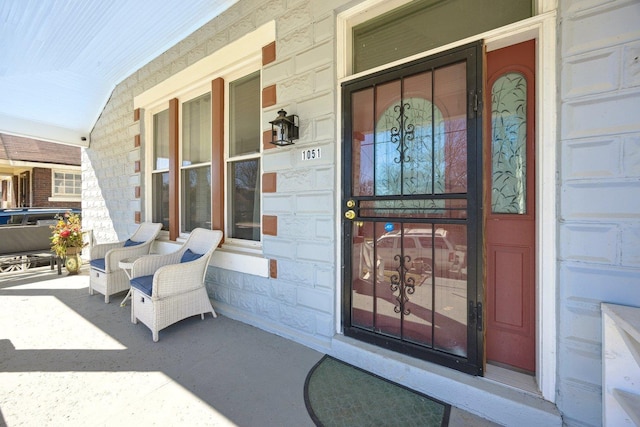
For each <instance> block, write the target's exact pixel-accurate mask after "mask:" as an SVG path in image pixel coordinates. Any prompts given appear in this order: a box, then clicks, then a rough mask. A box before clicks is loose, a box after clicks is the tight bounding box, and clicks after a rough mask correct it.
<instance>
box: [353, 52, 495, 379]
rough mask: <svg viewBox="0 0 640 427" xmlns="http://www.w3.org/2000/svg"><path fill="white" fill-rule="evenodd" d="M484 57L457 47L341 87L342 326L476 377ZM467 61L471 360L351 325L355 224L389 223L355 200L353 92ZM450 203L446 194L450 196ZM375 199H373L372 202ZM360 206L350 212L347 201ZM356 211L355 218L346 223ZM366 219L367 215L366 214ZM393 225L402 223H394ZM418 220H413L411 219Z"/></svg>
mask: <svg viewBox="0 0 640 427" xmlns="http://www.w3.org/2000/svg"><path fill="white" fill-rule="evenodd" d="M482 57H483V44H482V42H481V41H479V42H476V43H472V44H469V45H465V46H461V47H458V48H454V49H452V50H449V51H446V52H442V53H438V54H436V55H433V56H430V57H427V58H424V59H420V60H417V61H413V62H410V63H407V64H403V65H400V66H397V67H394V68H391V69H388V70H384V71H380V72H377V73H374V74H372V75H368V76H365V77H362V78H359V79H356V80H353V81H349V82H345V83H343V84H342V117H343V135H342V138H343V140H342V150H343V152H342V156H343V157H342V158H343V167H342V209H341V214H342V215H341V218H342V221H343V223H342V233H343V236H342V237H343V259H344V265H343V286H342V292H343V294H342V307H343V313H342V327H343V332H344V334H345V335H346V336H350V337H353V338H356V339H359V340H362V341H365V342H368V343H371V344H374V345H377V346H380V347H385V348H388V349H390V350H393V351H397V352H400V353H403V354H407V355H410V356H412V357H417V358H420V359H424V360H428V361H431V362H434V363H437V364H440V365H443V366H447V367H450V368H453V369H456V370H459V371H462V372H466V373H469V374H472V375H483V330H482V329H483V321H482V302H483V299H482V298H483V292H482V244H481V243H482V242H481V240H482V239H481V236H482V230H481V227H482V117H481V111H482V108H481V102H482V101H481V100H482V75H483V72H482V70H483V67H482ZM461 61H466V84H467V88H466V92H467V98H468V99H467V177H468V183H467V194H466V202H467V217H466V220H465V225H466V227H467V244H468V258H467V259H468V261H467V307H468V313H467V315H468V322H467V357H461V356H458V355H454V354H450V353H446V352H443V351H441V350H437V349H435V348H429V347H425V346H421V345H416V344H415V343H412V342H408V341H403V340H402V339H396V338H394V337H389V336H388V335H382V334H377V333H375V332H373V331H370V330H367V329H364V328H360V327H358V326H354V325H352V317H351V309H352V283H353V282H352V279H353V278H352V268H351V263H352V259H353V252H352V249H353V246H352V238H353V236H352V230H353V222H352V221H358V220H366V221H374V222H376V221H378V222H380V221H385V220H386V219H380V218H372V217H366V216H361V215H362V214H361V212H360V209H359V205H360V203H361V202H363V201H366V198H365V197H353V195H352V194H351V193H352V189H353V176H352V167H351V165H352V160H353V158H352V151H351V149H352V126H353V123H352V117H351V111H352V103H351V94H352V93H353V92H356V91H359V90H362V89H364V88H368V87H371V86H374V85H379V84H381V83H384V82H387V81H391V80H394V79H398V78H404V77H407V76H410V75H413V74H417V73H421V72H425V71H429V70H435V69H437V68H440V67H443V66H447V65H450V64H454V63H460V62H461ZM444 198H446V195H445V197H444ZM369 199H371V197H369ZM348 200H349V201H352V202H351V203H352V204H353V202H355V206H353V205H352V206H349V207H347V201H348ZM348 210H351V211H353V212H355V217H352V218H351V219H346V218H345V213H346V212H347V211H348ZM365 215H366V214H365ZM393 220H394V221H400V222H401V221H402V220H401V219H400V220H399V219H398V218H393ZM412 221H413V219H412Z"/></svg>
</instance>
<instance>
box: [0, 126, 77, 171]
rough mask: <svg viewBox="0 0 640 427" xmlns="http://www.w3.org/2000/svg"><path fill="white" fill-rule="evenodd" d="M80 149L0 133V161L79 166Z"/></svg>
mask: <svg viewBox="0 0 640 427" xmlns="http://www.w3.org/2000/svg"><path fill="white" fill-rule="evenodd" d="M80 150H81V149H80V147H76V146H71V145H64V144H56V143H54V142H47V141H40V140H37V139H31V138H23V137H19V136H14V135H7V134H4V133H0V161H2V160H7V161H14V162H33V163H53V164H60V165H69V166H80V155H81V153H80Z"/></svg>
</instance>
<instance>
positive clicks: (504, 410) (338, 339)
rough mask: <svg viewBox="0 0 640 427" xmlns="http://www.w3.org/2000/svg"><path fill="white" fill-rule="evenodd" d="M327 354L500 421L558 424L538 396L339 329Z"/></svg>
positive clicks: (534, 426)
mask: <svg viewBox="0 0 640 427" xmlns="http://www.w3.org/2000/svg"><path fill="white" fill-rule="evenodd" d="M330 355H331V356H333V357H335V358H337V359H340V360H343V361H345V362H347V363H350V364H352V365H355V366H358V367H360V368H362V369H365V370H367V371H369V372H372V373H374V374H376V375H379V376H381V377H383V378H386V379H388V380H390V381H393V382H396V383H398V384H402V385H404V386H406V387H409V388H411V389H413V390H416V391H419V392H421V393H424V394H426V395H428V396H431V397H433V398H435V399H438V400H441V401H443V402H446V403H449V404H451V405H452V406H454V407H457V408H460V409H463V410H465V411H467V412H470V413H472V414H475V415H477V416H479V417H481V418H484V419H486V420H489V421H491V422H494V423H497V424H501V425H517V426H518V427H529V426H531V427H539V426H541V425H543V426H558V427H560V426H562V417H561V415H560V412H559V411H558V409H557V408H556V406H555V405H554V404H553V403H551V402H549V401H546V400H544V399H543V398H542V397H541V396H539V395H537V394H534V393H530V392H528V391H524V390H519V389H516V388H513V387H510V386H506V385H503V384H500V383H497V382H495V381H492V380H489V379H487V378H483V377H475V376H472V375H467V374H464V373H462V372H458V371H456V370H453V369H449V368H445V367H443V366H440V365H436V364H434V363H430V362H426V361H423V360H419V359H414V358H411V357H408V356H404V355H402V354H399V353H395V352H391V351H389V350H386V349H383V348H379V347H376V346H373V345H370V344H367V343H364V342H360V341H358V340H354V339H351V338H349V337H345V336H343V335H337V336H335V337H334V339H333V341H332V346H331V354H330Z"/></svg>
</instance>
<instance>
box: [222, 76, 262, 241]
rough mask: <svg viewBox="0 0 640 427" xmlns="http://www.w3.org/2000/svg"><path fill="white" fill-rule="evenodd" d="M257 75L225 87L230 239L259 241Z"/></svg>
mask: <svg viewBox="0 0 640 427" xmlns="http://www.w3.org/2000/svg"><path fill="white" fill-rule="evenodd" d="M260 143H261V132H260V73H259V72H255V73H252V74H250V75H248V76H246V77H243V78H240V79H238V80H235V81H233V82H231V83H230V84H229V150H228V152H229V156H228V159H227V183H228V185H227V188H228V189H229V190H228V205H227V216H228V218H229V231H230V236H229V237H232V238H238V239H244V240H254V241H259V240H260Z"/></svg>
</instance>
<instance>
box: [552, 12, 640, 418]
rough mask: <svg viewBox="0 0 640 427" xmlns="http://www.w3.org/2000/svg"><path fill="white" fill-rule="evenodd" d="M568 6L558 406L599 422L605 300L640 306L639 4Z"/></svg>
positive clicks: (564, 25)
mask: <svg viewBox="0 0 640 427" xmlns="http://www.w3.org/2000/svg"><path fill="white" fill-rule="evenodd" d="M560 5H561V7H560V12H561V23H562V24H561V48H560V52H561V61H562V63H561V68H560V69H561V70H562V72H561V79H560V88H561V126H560V138H561V141H560V143H561V144H560V153H561V156H560V158H561V165H559V166H560V218H559V221H560V244H559V247H558V250H559V257H560V263H559V265H560V271H559V290H560V295H559V297H560V305H559V307H560V312H559V324H560V330H559V349H558V350H559V351H558V354H559V359H558V372H559V383H558V389H559V395H558V405H559V407H560V408H561V409H562V411H563V414H564V421H565V422H566V423H567V424H568V425H594V426H596V425H600V424H601V422H602V421H601V420H602V418H601V416H602V411H601V392H602V390H601V364H602V345H601V344H602V338H601V337H602V333H601V332H602V331H601V317H600V302H602V301H605V302H614V303H619V304H626V305H635V306H640V270H639V269H640V155H639V153H640V59H639V58H640V25H639V24H638V22H639V20H640V2H638V1H633V0H624V1H612V2H597V1H577V0H571V1H561V2H560Z"/></svg>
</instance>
